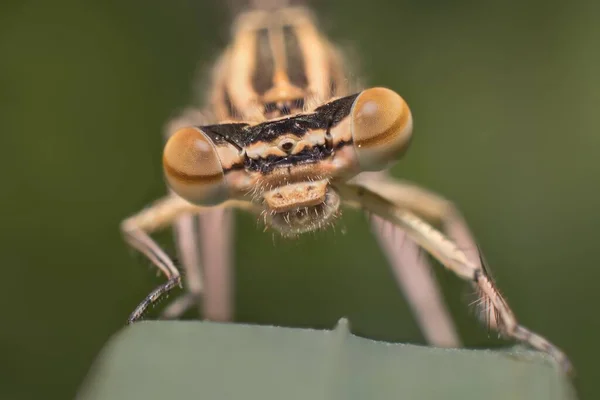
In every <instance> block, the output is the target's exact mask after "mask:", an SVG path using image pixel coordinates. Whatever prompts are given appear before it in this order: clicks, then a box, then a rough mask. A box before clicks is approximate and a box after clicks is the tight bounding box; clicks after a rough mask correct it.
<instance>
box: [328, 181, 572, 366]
mask: <svg viewBox="0 0 600 400" xmlns="http://www.w3.org/2000/svg"><path fill="white" fill-rule="evenodd" d="M337 187H338V189H339V191H340V194H342V197H343V198H344V199H347V200H348V201H351V202H355V203H359V204H361V205H362V206H363V207H364V208H365V209H367V210H369V211H370V212H372V213H374V214H376V215H379V216H380V217H382V218H383V219H385V220H387V221H390V222H392V223H393V224H395V225H397V226H399V227H400V228H402V229H403V230H404V231H406V233H407V234H408V235H409V237H410V238H411V239H413V240H414V241H415V242H416V243H417V244H418V245H419V246H421V247H422V248H423V249H425V250H426V251H427V252H429V253H430V254H431V255H432V256H433V257H435V258H436V259H437V260H438V261H439V262H440V263H441V264H442V265H443V266H444V267H446V268H448V269H449V270H451V271H453V272H454V273H455V274H456V275H458V276H459V277H460V278H462V279H464V280H466V281H469V282H473V283H474V284H475V285H476V286H477V288H478V289H479V290H480V292H481V293H482V295H484V296H485V297H486V299H488V300H489V302H490V304H491V305H492V306H493V308H494V311H495V314H496V316H497V324H496V329H497V330H498V331H499V332H500V333H501V334H503V335H505V336H506V337H508V338H512V339H515V340H518V341H520V342H523V343H525V344H528V345H529V346H531V347H533V348H534V349H536V350H540V351H543V352H545V353H547V354H549V355H550V356H551V357H553V358H554V360H555V361H556V362H557V363H558V364H559V365H560V367H561V368H562V369H563V370H564V371H565V372H567V373H569V372H572V365H571V363H570V361H569V359H568V358H567V356H566V355H565V354H564V353H563V352H562V351H561V350H560V349H559V348H558V347H556V346H554V345H553V344H552V343H550V342H549V341H548V340H546V339H545V338H544V337H542V336H540V335H538V334H537V333H535V332H532V331H530V330H529V329H527V328H525V327H523V326H521V325H519V323H518V321H517V319H516V317H515V315H514V314H513V312H512V310H511V309H510V307H509V306H508V303H507V302H506V300H505V299H504V298H503V297H502V295H501V294H500V292H499V291H498V289H496V287H495V285H494V283H493V282H492V280H491V278H490V277H489V275H488V274H487V273H486V271H485V269H483V268H482V267H481V265H478V264H476V263H473V262H472V261H470V260H469V258H468V256H467V254H466V253H465V252H464V251H463V250H462V249H461V248H460V247H459V246H458V245H457V244H456V243H455V242H454V241H452V240H450V239H449V238H448V237H447V236H445V235H444V234H443V233H442V232H440V231H439V230H437V229H436V228H434V227H433V226H431V225H430V224H429V223H427V222H426V221H424V220H423V219H421V218H420V217H419V216H417V215H416V214H415V213H413V212H412V211H410V210H408V209H406V208H403V207H402V206H399V205H398V204H395V202H394V201H392V200H390V199H388V198H386V197H384V196H382V195H381V194H379V193H376V192H374V191H371V190H370V189H369V188H367V187H365V186H361V185H356V184H341V185H338V186H337Z"/></svg>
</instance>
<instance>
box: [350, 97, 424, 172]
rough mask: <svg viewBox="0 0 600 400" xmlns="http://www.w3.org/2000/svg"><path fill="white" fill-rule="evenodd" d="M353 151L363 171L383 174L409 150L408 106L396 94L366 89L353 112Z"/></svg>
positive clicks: (410, 123)
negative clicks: (382, 172) (377, 171)
mask: <svg viewBox="0 0 600 400" xmlns="http://www.w3.org/2000/svg"><path fill="white" fill-rule="evenodd" d="M351 121H352V122H351V126H352V128H351V131H352V141H353V143H354V150H355V152H356V155H357V157H358V162H359V164H360V167H361V169H363V170H370V171H374V170H381V169H383V168H385V167H386V166H388V164H389V163H390V162H392V161H395V160H396V159H397V158H398V157H399V156H400V155H402V153H403V152H404V151H405V150H406V148H407V147H408V145H409V143H410V138H411V134H412V116H411V113H410V109H409V108H408V105H407V104H406V102H405V101H404V99H402V97H400V96H399V95H398V94H397V93H396V92H394V91H392V90H389V89H385V88H373V89H367V90H365V91H363V92H362V93H361V94H359V95H358V97H357V98H356V100H355V101H354V105H353V106H352V112H351Z"/></svg>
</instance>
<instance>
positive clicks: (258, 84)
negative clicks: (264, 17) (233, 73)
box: [252, 28, 275, 95]
mask: <svg viewBox="0 0 600 400" xmlns="http://www.w3.org/2000/svg"><path fill="white" fill-rule="evenodd" d="M255 60H256V64H255V65H254V73H253V74H252V87H253V88H254V90H255V91H256V93H258V94H260V95H262V94H264V93H265V92H266V91H267V90H269V89H270V88H271V86H272V84H273V74H274V73H275V72H274V71H275V60H274V58H273V51H272V49H271V44H270V43H269V30H268V29H267V28H265V29H261V30H259V31H257V32H256V57H255Z"/></svg>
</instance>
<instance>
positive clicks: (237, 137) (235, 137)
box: [198, 122, 249, 151]
mask: <svg viewBox="0 0 600 400" xmlns="http://www.w3.org/2000/svg"><path fill="white" fill-rule="evenodd" d="M248 127H249V125H248V124H247V123H243V122H240V123H232V124H217V125H205V126H199V127H198V128H199V129H200V130H202V132H204V133H206V135H207V136H208V137H209V138H210V140H212V142H213V143H214V144H215V145H216V146H219V145H223V144H231V145H233V146H235V147H236V148H237V149H238V150H240V151H241V150H242V149H243V147H245V146H246V139H245V138H244V135H247V128H248Z"/></svg>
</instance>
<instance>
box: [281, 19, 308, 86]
mask: <svg viewBox="0 0 600 400" xmlns="http://www.w3.org/2000/svg"><path fill="white" fill-rule="evenodd" d="M283 39H284V41H285V54H286V57H287V74H288V77H289V79H290V82H291V83H292V84H293V85H294V86H297V87H299V88H301V89H304V88H306V87H307V86H308V78H307V77H306V71H305V63H304V55H303V54H302V49H301V48H300V43H299V41H298V35H297V34H296V30H295V28H293V27H292V26H289V25H287V26H284V27H283Z"/></svg>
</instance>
